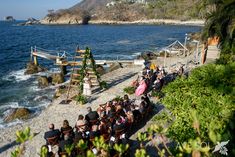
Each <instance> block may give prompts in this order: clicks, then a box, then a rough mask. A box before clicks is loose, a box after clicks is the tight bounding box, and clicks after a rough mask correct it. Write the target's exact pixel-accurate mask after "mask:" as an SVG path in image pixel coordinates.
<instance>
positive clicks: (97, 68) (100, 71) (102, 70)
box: [96, 65, 105, 75]
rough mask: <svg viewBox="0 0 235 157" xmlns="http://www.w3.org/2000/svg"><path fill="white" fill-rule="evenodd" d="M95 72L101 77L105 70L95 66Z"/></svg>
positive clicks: (100, 66)
mask: <svg viewBox="0 0 235 157" xmlns="http://www.w3.org/2000/svg"><path fill="white" fill-rule="evenodd" d="M96 71H97V72H98V73H99V74H100V75H103V74H105V69H104V67H103V66H102V65H96Z"/></svg>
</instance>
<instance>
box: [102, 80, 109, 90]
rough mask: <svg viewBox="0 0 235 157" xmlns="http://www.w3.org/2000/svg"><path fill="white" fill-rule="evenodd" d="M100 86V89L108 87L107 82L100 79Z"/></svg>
mask: <svg viewBox="0 0 235 157" xmlns="http://www.w3.org/2000/svg"><path fill="white" fill-rule="evenodd" d="M100 88H102V89H107V88H108V84H107V82H105V81H101V82H100Z"/></svg>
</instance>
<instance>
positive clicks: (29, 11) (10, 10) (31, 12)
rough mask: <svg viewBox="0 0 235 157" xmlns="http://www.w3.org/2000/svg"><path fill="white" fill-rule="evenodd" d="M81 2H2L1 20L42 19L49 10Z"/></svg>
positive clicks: (8, 0) (48, 0)
mask: <svg viewBox="0 0 235 157" xmlns="http://www.w3.org/2000/svg"><path fill="white" fill-rule="evenodd" d="M80 1H81V0H0V20H3V18H4V17H5V16H13V17H14V18H15V19H17V20H20V19H27V18H29V17H33V18H37V19H41V18H43V17H44V16H45V15H46V14H47V10H49V9H54V10H57V9H65V8H69V7H71V6H73V5H74V4H76V3H78V2H80Z"/></svg>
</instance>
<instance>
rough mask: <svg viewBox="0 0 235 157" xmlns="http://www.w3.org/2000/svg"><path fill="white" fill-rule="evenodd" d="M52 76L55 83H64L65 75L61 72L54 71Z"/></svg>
mask: <svg viewBox="0 0 235 157" xmlns="http://www.w3.org/2000/svg"><path fill="white" fill-rule="evenodd" d="M51 78H52V84H53V85H56V84H61V83H64V75H63V74H61V73H54V74H52V75H51Z"/></svg>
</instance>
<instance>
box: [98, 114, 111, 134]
mask: <svg viewBox="0 0 235 157" xmlns="http://www.w3.org/2000/svg"><path fill="white" fill-rule="evenodd" d="M99 130H100V133H101V134H107V133H109V131H110V130H109V127H108V120H107V118H102V119H101V120H100V125H99Z"/></svg>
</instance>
